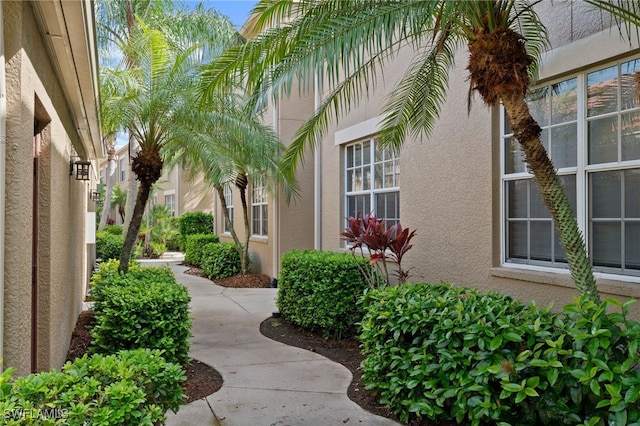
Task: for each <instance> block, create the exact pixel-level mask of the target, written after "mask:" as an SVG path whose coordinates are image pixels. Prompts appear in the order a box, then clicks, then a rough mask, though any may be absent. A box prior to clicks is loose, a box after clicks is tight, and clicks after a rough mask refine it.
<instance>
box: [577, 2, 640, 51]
mask: <svg viewBox="0 0 640 426" xmlns="http://www.w3.org/2000/svg"><path fill="white" fill-rule="evenodd" d="M585 2H587V3H588V4H590V5H593V6H595V7H597V8H598V9H600V10H603V11H605V12H608V13H610V14H611V15H612V16H613V18H614V20H615V21H616V24H617V25H618V28H619V30H620V36H621V37H623V38H626V39H627V40H628V41H629V43H630V44H631V43H633V42H634V40H633V38H632V35H633V34H634V33H635V42H636V43H640V3H639V2H638V1H637V0H585ZM623 30H624V32H623Z"/></svg>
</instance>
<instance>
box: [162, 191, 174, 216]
mask: <svg viewBox="0 0 640 426" xmlns="http://www.w3.org/2000/svg"><path fill="white" fill-rule="evenodd" d="M164 206H165V207H166V208H167V210H169V211H170V212H171V217H175V215H176V194H175V192H165V193H164Z"/></svg>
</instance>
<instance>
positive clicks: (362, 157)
mask: <svg viewBox="0 0 640 426" xmlns="http://www.w3.org/2000/svg"><path fill="white" fill-rule="evenodd" d="M376 145H377V142H376V139H369V140H365V141H361V142H356V143H354V144H351V145H348V146H346V148H345V162H344V164H345V179H346V182H345V206H346V215H345V216H346V217H347V218H348V217H355V216H356V215H357V214H358V213H360V214H362V215H364V214H369V213H373V214H375V215H376V217H377V218H379V219H384V220H385V222H386V223H387V225H388V226H392V225H395V224H396V223H398V222H400V187H399V185H400V183H399V177H400V163H399V162H400V158H399V157H396V156H395V155H394V154H393V153H392V152H391V150H388V149H378V148H377V147H376Z"/></svg>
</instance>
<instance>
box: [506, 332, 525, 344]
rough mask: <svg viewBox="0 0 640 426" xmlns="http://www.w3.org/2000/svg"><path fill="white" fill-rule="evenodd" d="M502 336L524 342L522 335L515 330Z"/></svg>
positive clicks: (509, 339) (511, 340) (513, 340)
mask: <svg viewBox="0 0 640 426" xmlns="http://www.w3.org/2000/svg"><path fill="white" fill-rule="evenodd" d="M502 336H503V337H504V339H505V340H508V341H510V342H522V337H520V335H518V334H516V333H514V332H509V333H505V334H503V335H502Z"/></svg>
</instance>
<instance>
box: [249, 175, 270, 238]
mask: <svg viewBox="0 0 640 426" xmlns="http://www.w3.org/2000/svg"><path fill="white" fill-rule="evenodd" d="M268 209H269V197H268V196H267V186H266V182H265V179H264V177H262V176H257V177H256V178H254V179H253V181H252V182H251V235H252V236H253V237H258V238H266V237H268V236H269V222H268V219H269V216H268V214H269V211H268Z"/></svg>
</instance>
